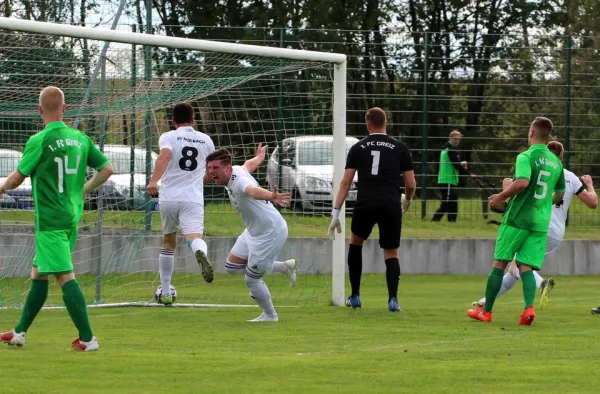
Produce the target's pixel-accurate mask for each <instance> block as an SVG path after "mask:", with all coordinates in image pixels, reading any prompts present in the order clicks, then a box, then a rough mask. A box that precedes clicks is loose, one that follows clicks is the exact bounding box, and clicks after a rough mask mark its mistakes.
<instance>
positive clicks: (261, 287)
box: [244, 270, 277, 316]
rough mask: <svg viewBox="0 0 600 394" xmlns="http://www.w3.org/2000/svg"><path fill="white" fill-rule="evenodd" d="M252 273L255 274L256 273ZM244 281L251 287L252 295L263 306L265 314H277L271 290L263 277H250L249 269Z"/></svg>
mask: <svg viewBox="0 0 600 394" xmlns="http://www.w3.org/2000/svg"><path fill="white" fill-rule="evenodd" d="M250 274H251V275H253V276H254V273H250ZM244 281H245V282H246V286H248V289H250V295H251V296H252V298H253V299H254V301H255V302H256V303H257V304H258V306H260V307H261V308H262V310H263V311H264V312H265V314H267V315H269V316H276V315H277V312H275V307H274V306H273V301H272V300H271V292H270V291H269V288H268V287H267V284H266V283H265V282H264V281H263V280H262V279H261V278H251V277H249V276H248V272H247V270H246V277H245V278H244Z"/></svg>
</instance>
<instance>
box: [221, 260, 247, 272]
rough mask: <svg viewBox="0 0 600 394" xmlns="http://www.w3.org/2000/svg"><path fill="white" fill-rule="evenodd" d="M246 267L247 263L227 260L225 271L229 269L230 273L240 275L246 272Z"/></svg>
mask: <svg viewBox="0 0 600 394" xmlns="http://www.w3.org/2000/svg"><path fill="white" fill-rule="evenodd" d="M245 269H246V264H235V263H232V262H231V261H229V260H227V261H226V262H225V271H227V273H228V274H232V275H240V274H243V273H244V270H245Z"/></svg>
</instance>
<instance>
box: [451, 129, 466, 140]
mask: <svg viewBox="0 0 600 394" xmlns="http://www.w3.org/2000/svg"><path fill="white" fill-rule="evenodd" d="M462 136H463V134H462V133H461V132H460V131H458V130H457V129H454V130H452V131H451V132H450V138H457V137H462Z"/></svg>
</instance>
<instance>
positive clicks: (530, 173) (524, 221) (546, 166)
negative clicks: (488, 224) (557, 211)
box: [502, 144, 565, 232]
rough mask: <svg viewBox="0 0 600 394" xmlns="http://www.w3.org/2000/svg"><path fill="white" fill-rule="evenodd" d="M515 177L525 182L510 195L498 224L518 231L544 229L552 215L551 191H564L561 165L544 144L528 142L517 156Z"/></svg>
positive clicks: (544, 230)
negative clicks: (526, 183)
mask: <svg viewBox="0 0 600 394" xmlns="http://www.w3.org/2000/svg"><path fill="white" fill-rule="evenodd" d="M515 179H527V180H528V181H529V185H528V186H527V188H525V190H523V191H522V192H521V193H519V194H517V195H515V196H513V197H512V198H511V199H510V202H509V203H508V208H507V210H506V213H505V215H504V219H503V220H502V223H504V224H507V225H509V226H512V227H516V228H519V229H522V230H530V231H541V232H547V231H548V225H549V224H550V217H551V216H552V192H553V191H556V192H564V191H565V175H564V171H563V166H562V164H561V162H560V160H559V159H558V157H556V155H554V154H553V153H552V152H550V150H549V149H548V147H547V146H546V145H545V144H536V145H532V146H531V147H530V148H529V149H528V150H527V151H525V152H523V153H521V154H520V155H519V156H517V165H516V171H515Z"/></svg>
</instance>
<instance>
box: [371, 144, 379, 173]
mask: <svg viewBox="0 0 600 394" xmlns="http://www.w3.org/2000/svg"><path fill="white" fill-rule="evenodd" d="M371 156H373V165H372V166H371V175H377V174H379V157H381V152H379V151H378V150H372V151H371Z"/></svg>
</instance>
